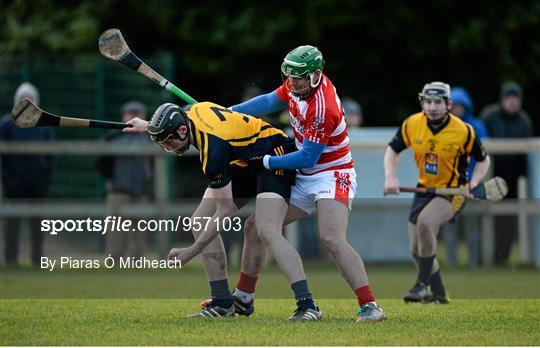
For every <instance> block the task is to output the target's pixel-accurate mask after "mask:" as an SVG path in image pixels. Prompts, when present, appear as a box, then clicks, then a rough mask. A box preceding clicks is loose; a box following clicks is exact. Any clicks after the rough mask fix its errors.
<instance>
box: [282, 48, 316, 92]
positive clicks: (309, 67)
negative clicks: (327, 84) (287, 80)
mask: <svg viewBox="0 0 540 348" xmlns="http://www.w3.org/2000/svg"><path fill="white" fill-rule="evenodd" d="M323 67H324V59H323V56H322V53H321V51H319V50H318V49H317V47H313V46H310V45H305V46H299V47H297V48H295V49H294V50H292V51H291V52H289V53H288V54H287V55H286V56H285V58H284V59H283V63H282V64H281V74H282V75H283V77H289V76H291V77H305V78H309V79H310V82H311V87H313V88H315V87H317V86H318V85H319V83H320V82H321V78H319V79H318V81H314V76H313V73H314V72H315V71H317V70H320V71H322V70H323Z"/></svg>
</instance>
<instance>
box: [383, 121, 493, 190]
mask: <svg viewBox="0 0 540 348" xmlns="http://www.w3.org/2000/svg"><path fill="white" fill-rule="evenodd" d="M427 121H428V120H427V117H426V116H425V114H424V113H423V112H419V113H417V114H414V115H411V116H410V117H408V118H407V119H405V121H403V123H402V124H401V127H400V128H399V130H398V131H397V133H396V135H395V136H394V138H393V139H392V141H391V142H390V143H389V145H390V147H392V149H393V150H394V151H396V152H397V153H399V152H401V151H403V150H404V149H406V148H408V147H412V151H413V153H414V160H415V162H416V166H417V167H418V171H419V178H418V183H419V184H420V185H421V186H425V187H434V188H442V187H458V186H461V185H464V184H466V183H467V182H468V180H469V179H470V178H467V170H468V167H469V156H472V157H473V158H474V159H475V160H476V161H483V160H484V159H485V158H486V152H485V150H484V148H483V146H482V143H481V142H480V140H479V139H478V138H477V137H476V135H475V133H474V130H473V128H472V127H471V126H470V125H468V124H465V123H464V122H463V121H461V120H460V119H459V118H458V117H456V116H454V115H452V114H450V115H449V116H448V117H447V119H446V120H445V121H443V124H442V125H440V126H439V127H438V128H433V127H432V126H430V125H429V124H428V122H427Z"/></svg>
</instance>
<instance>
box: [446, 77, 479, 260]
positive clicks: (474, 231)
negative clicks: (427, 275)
mask: <svg viewBox="0 0 540 348" xmlns="http://www.w3.org/2000/svg"><path fill="white" fill-rule="evenodd" d="M450 94H451V98H452V103H453V104H452V109H451V111H450V112H451V113H452V114H454V115H455V116H457V117H459V118H460V119H461V120H462V121H463V122H465V123H468V124H470V125H471V126H472V127H473V129H474V132H475V134H476V136H477V137H478V138H480V139H481V140H483V139H485V138H486V137H487V135H488V133H487V129H486V126H485V124H484V122H483V121H482V120H480V119H478V118H476V117H475V116H474V114H473V112H474V107H473V102H472V99H471V96H470V95H469V93H468V92H467V90H466V89H465V88H463V87H454V88H452V89H451V91H450ZM470 161H471V162H470V164H469V173H468V176H469V178H470V177H471V176H472V173H473V171H474V167H475V164H476V163H475V161H474V159H473V158H471V159H470ZM460 220H461V221H459V222H458V226H462V227H463V229H464V230H465V236H466V238H467V244H468V246H469V264H470V265H471V266H475V267H477V266H479V265H480V219H479V217H478V216H462V217H461V219H460ZM457 230H458V229H457V228H456V227H455V226H451V227H450V226H447V228H446V230H445V233H444V240H445V243H446V246H447V248H448V263H450V264H451V265H455V264H457Z"/></svg>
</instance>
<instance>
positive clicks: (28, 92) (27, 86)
mask: <svg viewBox="0 0 540 348" xmlns="http://www.w3.org/2000/svg"><path fill="white" fill-rule="evenodd" d="M25 96H32V98H33V99H34V100H33V101H34V104H36V105H38V106H39V91H38V90H37V88H36V86H34V85H33V84H31V83H30V82H24V83H22V84H21V85H20V86H19V87H18V88H17V91H15V97H14V98H13V105H15V104H17V103H18V102H19V101H20V100H21V99H22V98H23V97H25Z"/></svg>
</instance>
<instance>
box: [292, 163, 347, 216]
mask: <svg viewBox="0 0 540 348" xmlns="http://www.w3.org/2000/svg"><path fill="white" fill-rule="evenodd" d="M355 195H356V172H355V171H354V168H350V169H338V170H327V171H324V172H320V173H317V174H314V175H301V174H296V183H295V185H294V186H293V187H292V189H291V204H293V205H295V206H297V207H298V208H300V209H302V210H303V211H305V212H306V213H308V214H311V213H313V212H314V211H315V209H317V206H316V202H317V201H318V200H319V199H325V198H330V199H335V200H336V201H339V202H342V203H343V204H345V205H346V206H348V207H349V210H350V209H351V206H352V200H353V198H354V196H355Z"/></svg>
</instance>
